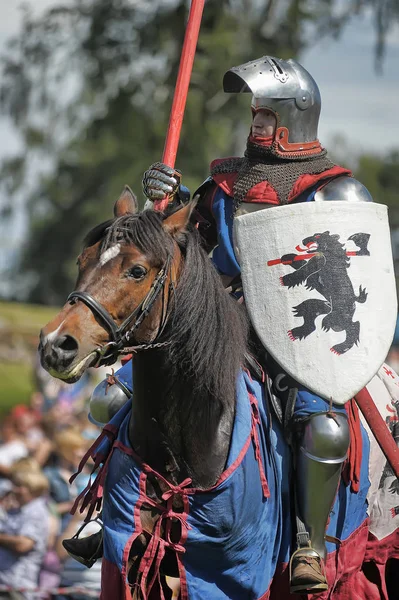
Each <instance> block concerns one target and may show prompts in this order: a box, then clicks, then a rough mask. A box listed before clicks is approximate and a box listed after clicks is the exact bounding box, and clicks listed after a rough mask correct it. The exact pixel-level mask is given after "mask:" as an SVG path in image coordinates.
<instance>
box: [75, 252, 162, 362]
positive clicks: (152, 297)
mask: <svg viewBox="0 0 399 600" xmlns="http://www.w3.org/2000/svg"><path fill="white" fill-rule="evenodd" d="M171 261H172V257H171V255H170V254H169V255H168V257H167V259H166V261H165V263H164V264H163V266H162V267H161V269H160V270H159V271H158V273H157V275H156V277H155V279H154V281H153V282H152V284H151V288H150V290H149V292H148V294H147V295H146V296H145V298H144V299H143V300H142V301H141V302H140V304H139V305H138V306H137V307H136V308H135V309H134V311H133V312H132V313H131V314H130V315H129V316H128V317H127V318H126V319H125V320H124V321H123V323H122V324H121V325H120V326H119V327H118V325H117V324H116V323H115V321H114V319H113V318H112V316H111V315H110V314H109V312H108V311H107V310H106V309H105V308H104V307H103V306H102V305H101V304H100V303H99V302H97V300H95V299H94V298H93V297H92V296H91V295H90V294H88V293H87V292H80V291H74V292H72V293H71V294H69V296H68V298H67V302H70V303H71V304H74V303H75V302H76V301H77V300H81V301H82V302H83V303H84V304H86V306H87V307H88V308H90V310H91V311H92V313H93V314H94V315H95V316H97V317H100V319H101V321H102V323H103V325H104V326H105V327H106V328H107V329H108V331H109V333H110V336H111V341H110V342H109V343H108V344H105V346H102V347H101V348H99V349H98V352H99V354H100V358H105V357H106V358H111V357H112V358H114V356H115V354H118V353H120V351H121V350H122V349H123V348H124V347H125V345H126V342H129V340H130V337H131V335H132V333H133V332H134V331H135V330H136V329H137V328H138V327H139V326H140V325H141V323H142V322H143V321H144V319H145V317H146V316H147V315H148V313H149V312H150V310H151V308H152V307H153V305H154V303H155V301H156V299H157V298H158V296H159V294H160V293H161V292H162V291H163V290H164V288H165V282H166V278H167V276H168V273H169V270H170V267H171ZM165 322H166V315H165V314H164V310H163V307H162V322H161V324H160V328H159V329H160V331H159V332H158V335H160V333H162V331H163V329H164V326H165ZM132 323H133V324H132ZM157 337H158V336H157ZM159 344H162V345H165V343H163V342H160V343H159ZM159 344H156V345H157V346H158V345H159ZM152 346H153V344H142V345H141V346H137V348H143V349H144V348H146V347H152ZM154 346H155V344H154ZM133 348H134V347H133ZM131 350H132V349H131V348H130V351H131Z"/></svg>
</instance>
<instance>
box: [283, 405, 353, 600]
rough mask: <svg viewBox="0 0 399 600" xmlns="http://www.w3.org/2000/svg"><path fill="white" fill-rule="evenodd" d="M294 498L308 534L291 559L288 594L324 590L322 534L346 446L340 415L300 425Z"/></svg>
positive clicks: (346, 431)
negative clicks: (289, 590) (307, 539)
mask: <svg viewBox="0 0 399 600" xmlns="http://www.w3.org/2000/svg"><path fill="white" fill-rule="evenodd" d="M295 445H296V448H297V453H296V496H297V504H298V511H299V516H300V518H301V519H302V521H303V522H304V524H305V527H306V530H307V531H308V533H309V538H310V539H309V544H308V545H306V542H305V543H304V544H303V545H302V544H301V545H300V547H299V548H298V550H297V551H296V552H295V553H294V555H293V557H292V559H291V592H295V593H306V592H309V591H322V590H323V589H327V581H326V578H325V574H324V567H323V562H322V561H321V560H320V558H321V559H323V560H324V559H325V558H326V554H327V551H326V546H325V539H324V538H325V531H326V526H327V521H328V517H329V514H330V511H331V509H332V506H333V504H334V499H335V495H336V493H337V489H338V485H339V481H340V477H341V469H342V464H343V462H344V460H345V458H346V453H347V450H348V446H349V428H348V421H347V417H346V414H344V413H343V412H336V413H329V412H322V413H315V414H313V415H309V417H308V418H307V419H306V420H304V421H303V422H302V423H301V426H300V429H299V432H298V435H297V439H296V444H295Z"/></svg>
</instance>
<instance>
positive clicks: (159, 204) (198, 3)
mask: <svg viewBox="0 0 399 600" xmlns="http://www.w3.org/2000/svg"><path fill="white" fill-rule="evenodd" d="M204 4H205V0H192V2H191V7H190V15H189V18H188V22H187V28H186V34H185V36H184V44H183V49H182V53H181V58H180V65H179V72H178V75H177V82H176V88H175V93H174V96H173V103H172V109H171V111H170V117H169V126H168V132H167V134H166V140H165V147H164V151H163V156H162V162H163V163H165V164H167V165H168V166H169V167H174V166H175V160H176V154H177V148H178V146H179V139H180V132H181V127H182V123H183V116H184V109H185V107H186V101H187V94H188V88H189V85H190V79H191V72H192V69H193V63H194V56H195V50H196V47H197V41H198V36H199V30H200V26H201V19H202V13H203V10H204ZM168 202H169V197H168V196H166V197H165V198H163V199H162V200H156V201H155V202H154V209H155V210H160V211H164V210H165V209H166V207H167V206H168Z"/></svg>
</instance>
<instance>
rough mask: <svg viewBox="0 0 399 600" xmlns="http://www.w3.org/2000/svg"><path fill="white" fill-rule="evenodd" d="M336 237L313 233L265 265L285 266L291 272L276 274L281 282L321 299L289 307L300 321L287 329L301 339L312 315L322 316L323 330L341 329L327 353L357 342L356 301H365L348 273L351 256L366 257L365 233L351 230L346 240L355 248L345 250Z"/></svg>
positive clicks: (313, 318)
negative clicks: (291, 251)
mask: <svg viewBox="0 0 399 600" xmlns="http://www.w3.org/2000/svg"><path fill="white" fill-rule="evenodd" d="M339 238H340V236H339V235H337V234H331V233H330V232H329V231H324V232H323V233H315V234H314V235H312V236H310V237H307V238H305V239H304V240H302V247H301V246H297V247H296V250H297V251H298V254H285V255H284V256H282V257H281V258H280V259H276V260H271V261H269V262H268V266H272V265H275V264H284V265H289V266H290V267H292V269H294V271H293V272H292V273H288V274H287V275H283V276H282V277H280V282H281V285H283V286H285V287H288V288H293V287H295V286H297V285H305V287H306V289H307V290H310V291H311V290H316V291H317V292H318V293H319V294H320V295H321V296H324V298H325V300H321V299H318V298H310V299H309V300H304V302H301V303H300V304H298V305H297V306H294V307H293V312H294V315H295V317H298V318H299V317H301V318H302V319H303V324H302V325H299V326H298V327H294V328H293V329H291V330H290V331H289V332H288V335H289V337H290V338H291V340H293V341H295V340H302V339H304V338H306V337H307V336H309V335H310V334H311V333H312V332H314V331H315V330H316V323H315V321H316V318H317V317H318V316H320V315H325V316H324V318H323V320H322V322H321V326H322V329H323V331H330V330H332V331H336V332H339V331H345V333H346V338H345V340H344V341H343V342H341V343H340V344H336V345H335V346H333V347H332V348H331V352H333V353H335V354H338V355H341V354H344V353H345V352H348V350H350V349H351V348H352V347H353V346H354V345H357V344H358V343H359V339H360V322H359V321H354V320H353V316H354V314H355V310H356V303H361V304H363V303H364V302H366V300H367V291H366V290H365V289H364V288H363V287H362V286H361V285H360V286H359V291H358V293H357V294H356V293H355V290H354V288H353V284H352V281H351V280H350V277H349V275H348V268H349V266H350V259H351V257H352V256H370V252H369V250H368V249H367V245H368V242H369V239H370V234H368V233H355V234H353V235H351V236H350V237H349V238H348V240H351V241H352V242H354V243H355V245H356V247H357V248H358V250H356V251H352V252H348V251H347V250H346V249H345V244H343V243H341V242H340V241H339Z"/></svg>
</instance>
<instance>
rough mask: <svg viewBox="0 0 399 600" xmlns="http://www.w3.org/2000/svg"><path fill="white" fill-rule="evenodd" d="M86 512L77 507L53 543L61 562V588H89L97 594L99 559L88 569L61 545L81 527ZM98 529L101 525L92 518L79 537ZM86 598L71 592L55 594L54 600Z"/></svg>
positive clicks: (99, 575)
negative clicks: (61, 594)
mask: <svg viewBox="0 0 399 600" xmlns="http://www.w3.org/2000/svg"><path fill="white" fill-rule="evenodd" d="M86 513H87V511H85V513H83V514H82V513H80V512H79V508H78V509H77V511H76V513H75V514H74V515H73V516H72V517H71V520H70V521H69V523H68V525H67V527H66V529H65V531H64V532H63V534H62V535H61V536H60V537H59V538H58V541H57V543H56V545H55V549H56V552H57V554H58V556H59V558H60V560H61V563H62V568H61V582H60V586H61V587H62V588H63V587H76V586H77V587H81V588H84V589H86V590H90V591H91V592H98V594H99V593H100V590H101V560H98V561H97V562H95V563H94V564H93V566H92V567H91V568H90V569H88V568H87V567H85V566H84V565H83V564H81V563H79V562H78V561H76V560H75V559H74V558H71V557H70V556H69V555H68V553H67V551H66V550H65V548H64V547H63V545H62V541H63V539H64V538H70V537H72V536H73V535H74V534H75V533H76V531H77V530H78V529H79V527H82V525H83V519H84V517H85V514H86ZM98 531H101V525H100V524H99V523H98V522H97V521H95V520H93V521H90V522H89V523H87V525H86V526H85V527H84V528H83V530H82V531H81V532H80V534H79V537H80V538H83V537H87V536H89V535H92V534H94V533H97V532H98ZM87 598H88V596H87V595H86V594H84V593H78V592H72V593H71V594H68V595H63V596H57V598H56V600H86V599H87ZM110 600H111V599H110Z"/></svg>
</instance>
